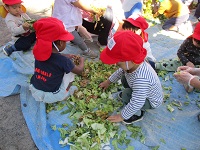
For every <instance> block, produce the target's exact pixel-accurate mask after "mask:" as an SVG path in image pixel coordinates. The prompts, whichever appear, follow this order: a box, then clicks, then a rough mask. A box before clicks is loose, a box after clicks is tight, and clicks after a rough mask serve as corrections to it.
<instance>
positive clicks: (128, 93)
mask: <svg viewBox="0 0 200 150" xmlns="http://www.w3.org/2000/svg"><path fill="white" fill-rule="evenodd" d="M121 82H122V85H123V87H125V89H124V90H123V91H122V102H123V104H124V105H127V104H128V103H129V102H130V99H131V97H132V89H131V88H130V87H129V85H128V83H127V81H126V78H125V76H122V78H121ZM146 109H154V108H153V107H152V106H151V105H150V102H149V100H148V99H146V101H145V103H144V105H143V106H142V108H141V110H142V111H145V110H146ZM141 110H139V111H137V112H136V113H135V115H138V116H139V115H140V114H141Z"/></svg>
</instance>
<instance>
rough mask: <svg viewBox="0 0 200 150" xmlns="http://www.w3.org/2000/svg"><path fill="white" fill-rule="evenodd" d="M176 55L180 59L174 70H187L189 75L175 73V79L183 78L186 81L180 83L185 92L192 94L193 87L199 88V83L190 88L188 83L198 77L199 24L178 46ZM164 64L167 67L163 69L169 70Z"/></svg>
mask: <svg viewBox="0 0 200 150" xmlns="http://www.w3.org/2000/svg"><path fill="white" fill-rule="evenodd" d="M177 55H178V57H179V59H180V63H179V64H175V65H174V68H176V69H177V71H185V70H187V71H186V72H189V73H191V74H185V75H182V73H180V75H179V74H177V73H175V77H176V78H177V79H178V80H179V78H183V80H184V81H186V82H182V83H185V84H183V85H184V87H185V90H186V91H187V92H192V91H193V89H194V87H195V88H198V89H199V88H200V87H199V86H198V84H199V82H195V83H194V84H192V86H191V84H190V81H192V78H193V77H195V76H194V75H196V76H200V75H199V69H197V68H199V65H200V22H199V23H198V24H197V25H196V27H195V29H194V33H193V34H192V35H191V36H190V37H188V38H187V39H186V40H185V41H184V42H183V44H182V45H181V46H180V48H179V50H178V53H177ZM165 63H166V65H167V66H166V65H165V66H166V67H165V68H169V67H170V66H168V64H167V62H165ZM163 65H164V64H163ZM163 65H162V66H163ZM171 65H172V64H171ZM182 65H184V66H182ZM178 66H182V67H178ZM195 67H197V68H195ZM163 68H164V67H162V69H163ZM175 71H176V70H175ZM183 74H184V73H183ZM192 75H193V76H192ZM194 81H197V80H194Z"/></svg>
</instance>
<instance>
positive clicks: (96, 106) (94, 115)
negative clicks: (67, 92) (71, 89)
mask: <svg viewBox="0 0 200 150" xmlns="http://www.w3.org/2000/svg"><path fill="white" fill-rule="evenodd" d="M115 70H117V67H116V66H114V65H113V66H109V65H105V64H102V63H101V62H89V61H87V60H86V61H85V70H84V72H83V74H82V76H76V78H75V82H74V83H73V84H74V85H76V86H77V87H78V91H76V92H75V93H74V95H73V96H71V97H69V98H68V99H66V100H65V101H62V102H57V103H54V104H47V107H46V109H47V113H48V112H50V111H51V110H62V109H63V108H65V107H67V109H66V110H63V111H62V113H61V114H69V118H70V120H72V122H73V126H68V125H67V124H65V125H63V127H60V128H57V127H56V126H55V125H54V126H52V129H53V130H58V131H59V132H60V136H61V139H60V142H59V143H60V144H61V145H62V146H65V145H70V149H71V150H83V149H86V150H99V149H101V146H102V145H101V144H103V143H108V142H110V140H111V139H112V138H116V139H118V142H119V141H120V142H119V143H129V142H130V140H126V138H125V137H123V140H122V138H120V139H119V137H118V134H117V133H118V132H119V126H117V125H116V124H115V123H111V122H109V121H108V120H106V118H107V117H108V116H110V115H111V114H112V113H113V112H117V111H118V110H119V108H120V107H121V106H122V103H121V102H120V101H117V100H115V99H113V97H112V94H111V93H113V92H116V91H117V87H119V85H117V83H116V84H114V83H113V84H111V85H110V87H109V89H108V90H106V91H103V90H102V89H101V88H100V87H99V84H100V83H101V82H103V81H104V80H106V79H107V78H108V77H109V76H110V75H111V74H112V73H113V72H114V71H115ZM134 132H137V133H134V134H133V135H135V136H134V138H136V135H137V136H139V137H141V138H142V139H143V138H144V137H143V136H141V129H139V128H138V131H136V130H134ZM117 137H118V138H117ZM115 146H116V143H115ZM129 149H130V147H129Z"/></svg>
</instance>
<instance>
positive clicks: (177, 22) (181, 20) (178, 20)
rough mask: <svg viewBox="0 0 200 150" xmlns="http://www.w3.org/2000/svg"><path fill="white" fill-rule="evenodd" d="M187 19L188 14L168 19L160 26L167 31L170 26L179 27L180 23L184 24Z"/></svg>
mask: <svg viewBox="0 0 200 150" xmlns="http://www.w3.org/2000/svg"><path fill="white" fill-rule="evenodd" d="M188 18H189V14H186V15H183V16H180V17H172V18H170V19H168V20H167V21H165V23H164V25H163V26H162V28H163V29H164V30H169V29H170V28H171V27H172V26H177V27H178V26H179V25H181V24H182V23H184V22H186V21H187V20H188Z"/></svg>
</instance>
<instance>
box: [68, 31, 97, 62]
mask: <svg viewBox="0 0 200 150" xmlns="http://www.w3.org/2000/svg"><path fill="white" fill-rule="evenodd" d="M71 33H72V34H73V36H74V40H73V41H72V42H73V43H74V44H76V45H78V47H79V48H80V49H81V50H82V51H83V55H85V56H89V57H91V58H96V57H97V54H95V53H94V52H93V51H91V50H90V49H89V48H88V47H87V45H86V44H85V42H84V41H83V39H82V38H81V37H80V35H79V34H78V32H77V31H76V30H74V31H73V32H71Z"/></svg>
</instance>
